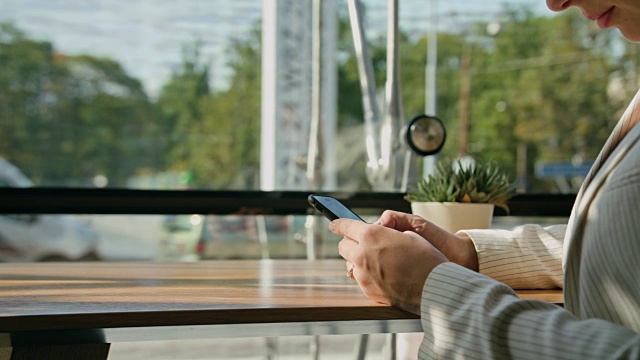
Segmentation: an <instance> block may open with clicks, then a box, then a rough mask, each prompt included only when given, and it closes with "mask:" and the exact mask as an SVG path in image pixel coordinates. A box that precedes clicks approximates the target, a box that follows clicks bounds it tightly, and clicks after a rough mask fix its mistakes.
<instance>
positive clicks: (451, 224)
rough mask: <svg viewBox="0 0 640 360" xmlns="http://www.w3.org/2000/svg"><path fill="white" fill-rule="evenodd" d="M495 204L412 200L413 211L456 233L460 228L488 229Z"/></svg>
mask: <svg viewBox="0 0 640 360" xmlns="http://www.w3.org/2000/svg"><path fill="white" fill-rule="evenodd" d="M493 208H494V205H493V204H476V203H455V202H444V203H441V202H412V203H411V212H413V214H415V215H419V216H421V217H423V218H425V219H427V220H429V221H431V222H432V223H434V224H436V225H438V226H439V227H441V228H443V229H444V230H447V231H448V232H450V233H452V234H455V233H456V231H458V230H465V229H488V228H490V227H491V221H492V220H493Z"/></svg>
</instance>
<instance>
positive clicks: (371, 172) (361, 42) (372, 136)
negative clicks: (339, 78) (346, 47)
mask: <svg viewBox="0 0 640 360" xmlns="http://www.w3.org/2000/svg"><path fill="white" fill-rule="evenodd" d="M348 5H349V18H350V23H351V33H352V35H353V44H354V48H355V51H356V59H357V61H358V75H359V78H360V87H361V89H362V106H363V110H364V126H365V136H366V139H365V148H366V151H367V177H368V178H369V181H370V182H371V183H372V185H373V186H374V187H375V186H376V185H377V182H378V181H377V179H378V177H379V165H380V163H379V162H380V156H379V155H378V154H379V153H378V151H379V146H380V139H379V138H378V134H377V131H376V126H377V125H378V124H379V122H380V120H381V116H380V110H379V108H378V104H377V102H376V79H375V76H374V73H373V64H372V60H371V56H369V50H368V46H367V39H366V36H365V31H364V24H363V18H362V4H360V1H359V0H349V2H348Z"/></svg>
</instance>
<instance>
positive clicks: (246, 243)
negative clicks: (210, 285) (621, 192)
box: [157, 214, 306, 261]
mask: <svg viewBox="0 0 640 360" xmlns="http://www.w3.org/2000/svg"><path fill="white" fill-rule="evenodd" d="M303 233H304V218H303V217H294V216H278V215H272V216H259V215H206V216H204V215H196V214H194V215H171V216H166V217H165V219H164V222H163V231H162V235H161V236H160V242H159V247H158V254H157V260H161V261H195V260H202V259H260V258H304V257H305V256H306V255H305V254H306V247H305V244H304V241H303Z"/></svg>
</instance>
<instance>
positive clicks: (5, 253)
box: [0, 157, 99, 262]
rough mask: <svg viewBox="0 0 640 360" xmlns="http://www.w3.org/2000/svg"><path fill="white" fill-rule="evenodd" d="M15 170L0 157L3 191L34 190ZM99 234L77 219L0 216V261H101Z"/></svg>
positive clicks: (67, 217)
mask: <svg viewBox="0 0 640 360" xmlns="http://www.w3.org/2000/svg"><path fill="white" fill-rule="evenodd" d="M31 186H33V183H32V182H31V180H29V178H27V176H25V175H24V174H23V173H22V172H21V171H20V170H19V169H18V168H17V167H16V166H14V165H13V164H11V163H10V162H8V161H6V160H5V159H3V158H2V157H0V187H31ZM97 246H98V233H97V232H96V231H95V230H94V229H93V227H92V226H91V224H90V222H89V221H87V220H85V219H82V218H80V217H78V216H74V215H37V214H36V215H32V214H4V215H0V261H4V262H16V261H64V260H98V259H99V256H98V252H97Z"/></svg>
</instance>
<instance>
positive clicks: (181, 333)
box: [0, 260, 562, 360]
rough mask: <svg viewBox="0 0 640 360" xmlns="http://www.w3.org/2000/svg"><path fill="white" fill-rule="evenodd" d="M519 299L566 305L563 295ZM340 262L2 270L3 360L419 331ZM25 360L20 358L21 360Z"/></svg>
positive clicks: (407, 316) (404, 314)
mask: <svg viewBox="0 0 640 360" xmlns="http://www.w3.org/2000/svg"><path fill="white" fill-rule="evenodd" d="M519 294H520V296H521V297H527V298H538V299H542V300H545V301H549V302H554V303H559V304H561V303H562V293H561V292H560V291H523V292H519ZM420 331H421V326H420V321H419V317H418V316H416V315H415V314H411V313H408V312H405V311H402V310H400V309H397V308H394V307H390V306H386V305H381V304H378V303H375V302H373V301H371V300H369V299H367V298H366V297H365V296H364V295H363V294H362V292H361V291H360V289H359V287H358V286H357V284H356V283H355V282H353V281H351V280H350V279H349V278H348V277H347V276H346V271H345V266H344V261H342V260H315V261H308V260H256V261H254V260H237V261H202V262H193V263H184V262H183V263H159V262H89V263H20V264H0V359H1V360H4V359H12V360H17V359H22V358H38V359H42V358H51V359H54V358H55V359H57V358H70V357H71V356H72V355H74V356H78V358H87V359H100V358H102V359H106V357H107V354H108V351H109V344H110V343H113V342H121V341H147V340H176V339H178V340H179V339H198V338H215V337H255V336H258V337H266V336H269V337H272V336H290V335H325V334H372V333H406V332H420ZM23 356H24V357H23Z"/></svg>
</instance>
